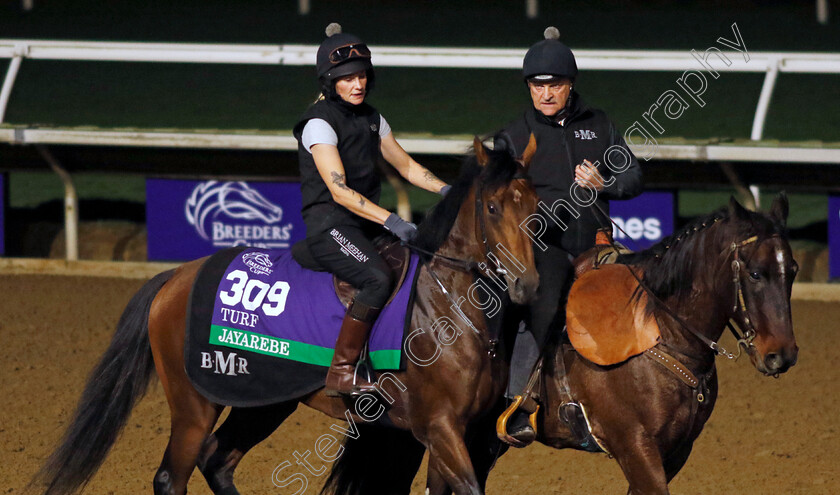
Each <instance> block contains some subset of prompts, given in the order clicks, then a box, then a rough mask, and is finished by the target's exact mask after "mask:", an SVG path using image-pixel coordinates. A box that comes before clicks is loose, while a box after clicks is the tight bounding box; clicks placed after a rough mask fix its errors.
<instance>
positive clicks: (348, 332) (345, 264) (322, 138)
mask: <svg viewBox="0 0 840 495" xmlns="http://www.w3.org/2000/svg"><path fill="white" fill-rule="evenodd" d="M326 34H327V39H326V40H324V42H323V43H321V46H320V47H319V48H318V55H317V70H318V81H319V83H320V85H321V96H320V97H319V99H318V101H316V102H315V104H314V105H312V106H311V107H309V109H308V110H307V111H306V112H305V113H304V115H303V117H302V118H301V120H300V122H298V124H297V125H296V126H295V129H294V135H295V138H296V139H297V140H298V159H299V164H300V175H301V193H302V205H303V208H302V214H303V219H304V222H305V223H306V246H307V247H308V250H309V252H310V254H311V255H312V257H313V258H314V259H315V260H316V261H317V262H318V263H319V264H320V265H321V267H322V268H323V269H324V270H326V271H328V272H331V273H334V274H335V275H337V276H338V277H339V278H340V279H342V280H345V281H347V282H349V283H350V284H352V285H353V286H354V287H356V288H357V289H359V292H358V294H357V295H356V298H355V299H354V300H353V302H352V303H351V304H350V306H349V308H348V309H347V314H346V315H345V316H344V320H343V321H342V323H341V330H340V332H339V335H338V340H337V341H336V343H335V353H334V354H333V359H332V364H331V365H330V369H329V371H328V373H327V379H326V388H327V394H328V395H332V396H336V395H349V396H352V395H357V394H362V393H366V392H370V391H373V390H375V389H374V386H373V384H371V383H369V382H368V381H366V380H364V379H361V377H356V376H355V373H354V371H355V366H356V363H357V362H358V360H359V357H360V356H361V353H362V349H363V347H364V344H365V342H366V341H367V338H368V334H369V333H370V329H371V327H372V326H373V322H374V321H375V320H376V317H377V316H378V315H379V312H380V310H381V309H382V307H383V306H384V305H385V302H386V301H387V299H388V296H389V295H390V294H389V292H390V288H391V274H390V270H389V267H388V265H387V264H386V262H385V260H384V259H382V257H381V256H380V255H379V253H378V252H377V250H376V248H375V247H374V246H373V243H372V242H371V239H373V237H374V236H376V235H377V234H378V233H379V232H381V228H382V227H384V228H385V229H386V230H388V231H390V232H391V233H392V234H394V235H396V236H397V237H399V238H400V239H401V240H402V241H404V242H407V241H410V240H411V239H412V238H413V237H414V235H415V233H416V231H417V227H416V226H415V225H414V224H413V223H410V222H406V221H405V220H403V219H401V218H400V217H399V216H397V215H396V214H394V213H391V212H389V211H388V210H385V209H383V208H382V207H380V206H379V205H378V204H377V203H378V201H379V193H380V187H381V184H380V182H381V179H380V177H379V173H378V170H377V160H378V158H379V156H380V153H381V155H382V157H384V158H385V160H386V161H388V162H389V163H390V164H391V165H392V166H393V167H394V168H395V169H396V170H397V171H398V172H399V173H400V175H402V176H403V177H405V178H406V180H408V181H409V182H411V183H412V184H414V185H416V186H418V187H421V188H423V189H426V190H428V191H432V192H435V193H440V194H445V193H446V192H447V190H448V188H449V187H450V186H448V185H447V184H446V183H444V182H442V181H441V180H440V179H438V178H437V177H435V176H434V174H432V173H431V172H429V171H428V170H426V169H425V168H424V167H423V166H421V165H420V164H419V163H417V162H416V161H414V160H413V159H412V158H411V157H410V156H408V154H407V153H406V152H405V150H403V148H402V147H401V146H400V145H399V143H397V141H396V139H394V135H393V133H392V132H391V128H390V126H389V125H388V122H386V121H385V119H384V118H383V117H382V116H381V115H379V112H377V111H376V109H374V108H373V107H372V106H370V105H368V104H367V102H366V101H365V99H366V97H367V95H368V94H369V93H370V90H371V89H373V84H374V73H373V66H372V65H371V62H370V50H369V49H368V47H367V45H365V43H364V42H362V40H361V39H359V38H358V37H356V36H354V35H352V34H348V33H342V32H341V26H339V25H338V24H335V23H333V24H330V25H329V26H327V31H326ZM377 224H378V225H377Z"/></svg>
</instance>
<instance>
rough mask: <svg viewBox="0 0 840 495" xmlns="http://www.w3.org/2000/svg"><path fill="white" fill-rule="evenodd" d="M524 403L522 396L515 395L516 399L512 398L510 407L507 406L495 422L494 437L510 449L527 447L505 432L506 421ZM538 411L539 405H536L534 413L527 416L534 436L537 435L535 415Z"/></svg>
mask: <svg viewBox="0 0 840 495" xmlns="http://www.w3.org/2000/svg"><path fill="white" fill-rule="evenodd" d="M524 402H525V397H524V396H522V395H517V396H516V397H514V399H513V402H512V403H511V405H509V406H508V408H507V409H505V412H503V413H502V414H501V416H499V419H497V420H496V436H497V437H498V438H499V440H501V441H503V442H505V443H506V444H508V445H510V446H511V447H517V448H522V447H527V444H525V443H524V442H522V441H520V440H517V439H516V438H514V437H512V436H510V435H509V434H508V431H507V423H508V420H510V417H511V416H513V413H515V412H516V411H517V410H518V409H519V407H520V406H521V405H522V404H523V403H524ZM539 410H540V405H539V404H537V407H536V408H535V409H534V412H532V413H531V414H530V415H529V416H528V423H529V424H530V425H531V428H533V429H534V434H536V433H537V413H538V412H539ZM526 412H527V411H526Z"/></svg>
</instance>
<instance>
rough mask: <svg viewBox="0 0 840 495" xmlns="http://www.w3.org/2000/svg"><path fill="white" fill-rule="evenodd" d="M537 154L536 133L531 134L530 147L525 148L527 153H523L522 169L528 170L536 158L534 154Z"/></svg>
mask: <svg viewBox="0 0 840 495" xmlns="http://www.w3.org/2000/svg"><path fill="white" fill-rule="evenodd" d="M536 152H537V138H535V137H534V133H533V132H532V133H531V138H530V139H528V146H527V147H526V148H525V151H523V152H522V167H523V168H528V166H529V165H530V164H531V159H532V158H534V153H536Z"/></svg>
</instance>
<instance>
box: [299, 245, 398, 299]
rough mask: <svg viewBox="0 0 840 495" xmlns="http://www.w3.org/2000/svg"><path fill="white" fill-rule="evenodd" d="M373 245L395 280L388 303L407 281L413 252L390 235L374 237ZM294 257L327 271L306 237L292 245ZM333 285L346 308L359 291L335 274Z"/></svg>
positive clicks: (310, 265) (320, 270)
mask: <svg viewBox="0 0 840 495" xmlns="http://www.w3.org/2000/svg"><path fill="white" fill-rule="evenodd" d="M373 245H374V246H375V247H376V250H377V252H379V254H380V255H381V256H382V258H383V259H384V260H385V262H386V263H388V266H389V267H390V268H391V280H392V281H393V285H392V286H391V295H390V296H389V297H388V301H387V302H386V303H385V304H386V305H387V304H388V303H390V302H391V300H392V299H393V298H394V296H395V295H396V294H397V291H399V289H400V287H402V284H403V282H404V281H405V274H406V273H407V272H408V265H409V263H408V261H409V256H410V254H411V252H410V250H409V249H408V247H406V246H403V245H402V244H401V243H400V242H399V240H397V239H395V238H394V237H393V236H390V235H383V236H379V237H377V238H376V239H374V241H373ZM292 257H293V258H294V259H295V261H297V262H298V264H300V266H302V267H304V268H306V269H307V270H313V271H316V272H323V271H326V270H325V269H324V267H322V266H321V265H320V264H319V263H318V261H317V260H316V259H315V258H313V257H312V254H311V253H310V252H309V249H308V248H307V246H306V239H303V240H300V241H298V242H296V243H295V244H294V245H293V246H292ZM333 286H334V287H335V295H336V296H338V299H339V300H340V301H341V304H343V305H344V308H345V309H346V308H347V307H348V306H349V305H350V303H351V302H352V301H353V298H354V297H356V294H357V293H358V292H359V290H358V289H356V288H355V287H353V286H352V285H350V283H348V282H345V281H344V280H341V279H339V278H338V277H336V276H335V275H333Z"/></svg>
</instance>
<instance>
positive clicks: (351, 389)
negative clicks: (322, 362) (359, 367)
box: [325, 301, 380, 397]
mask: <svg viewBox="0 0 840 495" xmlns="http://www.w3.org/2000/svg"><path fill="white" fill-rule="evenodd" d="M379 311H380V309H379V308H373V307H370V306H368V305H366V304H364V303H358V302H356V301H353V302H352V303H350V307H349V308H348V309H347V314H345V315H344V320H343V321H342V322H341V330H340V331H339V333H338V340H336V342H335V353H334V354H333V359H332V364H330V370H329V371H328V372H327V380H326V392H325V393H326V394H327V395H328V396H330V397H338V396H349V397H353V396H358V395H361V394H365V393H368V392H375V391H376V387H374V385H373V384H372V383H370V382H369V381H367V380H365V379H364V378H363V377H361V376H358V375H357V374H356V363H358V362H359V358H360V357H361V355H362V350H363V349H364V346H365V343H366V342H367V338H368V335H369V334H370V329H371V327H373V323H374V322H375V321H376V317H377V316H378V315H379Z"/></svg>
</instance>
